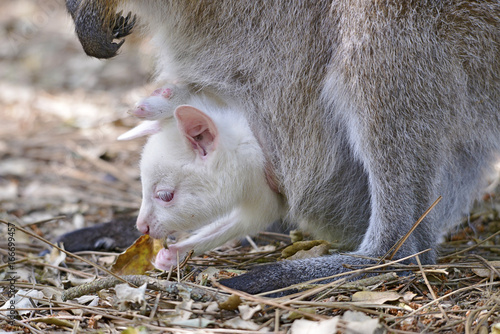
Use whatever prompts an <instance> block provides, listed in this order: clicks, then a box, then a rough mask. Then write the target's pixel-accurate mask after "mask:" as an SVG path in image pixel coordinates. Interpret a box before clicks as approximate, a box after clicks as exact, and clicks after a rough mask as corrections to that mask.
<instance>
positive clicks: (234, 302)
mask: <svg viewBox="0 0 500 334" xmlns="http://www.w3.org/2000/svg"><path fill="white" fill-rule="evenodd" d="M240 304H241V298H240V297H239V296H236V295H231V296H229V298H228V299H227V300H226V301H225V302H222V303H220V304H219V308H220V309H221V310H226V311H234V310H236V309H237V308H238V306H239V305H240Z"/></svg>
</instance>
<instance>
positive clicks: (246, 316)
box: [238, 304, 262, 320]
mask: <svg viewBox="0 0 500 334" xmlns="http://www.w3.org/2000/svg"><path fill="white" fill-rule="evenodd" d="M260 310H262V307H261V306H260V305H257V306H255V307H250V305H247V304H243V305H239V306H238V311H240V317H241V319H243V320H250V319H252V317H253V315H254V314H255V313H256V312H259V311H260Z"/></svg>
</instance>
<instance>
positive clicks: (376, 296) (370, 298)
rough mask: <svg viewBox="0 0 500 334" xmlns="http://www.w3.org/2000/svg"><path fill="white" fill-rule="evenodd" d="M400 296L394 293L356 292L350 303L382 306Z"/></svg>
mask: <svg viewBox="0 0 500 334" xmlns="http://www.w3.org/2000/svg"><path fill="white" fill-rule="evenodd" d="M399 298H401V295H400V294H399V293H397V292H394V291H358V292H356V293H355V294H353V295H352V299H351V300H352V301H353V302H358V303H365V304H377V305H380V304H384V303H385V302H388V301H395V300H398V299H399Z"/></svg>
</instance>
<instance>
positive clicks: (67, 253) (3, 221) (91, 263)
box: [0, 219, 127, 283]
mask: <svg viewBox="0 0 500 334" xmlns="http://www.w3.org/2000/svg"><path fill="white" fill-rule="evenodd" d="M0 223H2V224H5V225H7V226H9V225H13V226H14V227H15V228H16V230H19V231H21V232H23V233H26V234H27V235H29V236H31V237H33V238H35V239H38V240H40V241H42V242H44V243H46V244H48V245H50V246H52V247H54V248H56V249H57V250H59V251H60V252H63V253H65V254H66V255H68V256H71V257H74V258H75V259H78V260H80V261H82V262H85V263H87V264H89V265H91V266H92V267H94V268H96V269H99V270H102V271H104V272H105V273H106V274H108V275H111V276H113V277H114V278H116V279H118V280H120V281H122V282H123V283H127V282H126V281H124V280H123V279H122V278H120V276H118V275H116V274H115V273H113V272H111V271H110V270H108V269H106V268H104V267H102V266H100V265H98V264H97V263H94V262H92V261H90V260H87V259H85V258H83V257H81V256H78V255H76V254H73V253H71V252H68V251H67V250H64V249H62V248H61V247H59V246H57V245H55V244H53V243H52V242H50V241H48V240H46V239H44V238H42V237H40V236H38V235H36V234H35V233H33V232H31V231H28V230H26V229H24V228H22V227H20V226H16V225H14V224H12V223H9V222H7V221H5V220H3V219H0Z"/></svg>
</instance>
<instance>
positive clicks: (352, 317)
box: [342, 311, 379, 334]
mask: <svg viewBox="0 0 500 334" xmlns="http://www.w3.org/2000/svg"><path fill="white" fill-rule="evenodd" d="M342 319H343V320H344V321H345V322H346V330H345V333H348V334H350V333H352V334H354V333H363V334H373V333H375V332H376V331H377V328H378V327H379V321H378V319H376V318H375V319H372V318H370V317H369V316H367V315H366V314H364V313H362V312H354V311H346V312H345V313H344V315H343V316H342Z"/></svg>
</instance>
